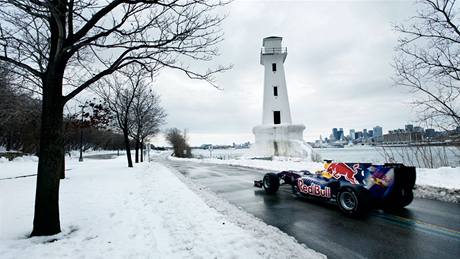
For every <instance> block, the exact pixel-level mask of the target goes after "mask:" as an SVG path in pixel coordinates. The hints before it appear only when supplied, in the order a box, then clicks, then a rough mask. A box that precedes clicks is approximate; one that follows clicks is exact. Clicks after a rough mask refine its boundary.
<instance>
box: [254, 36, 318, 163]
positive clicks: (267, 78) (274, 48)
mask: <svg viewBox="0 0 460 259" xmlns="http://www.w3.org/2000/svg"><path fill="white" fill-rule="evenodd" d="M282 40H283V38H281V37H275V36H272V37H267V38H264V39H263V46H262V50H261V52H260V64H261V65H263V66H264V101H263V116H262V125H259V126H256V127H254V128H253V133H254V135H255V144H254V145H253V147H252V148H251V151H250V153H251V154H250V155H252V156H257V157H273V156H283V157H308V158H309V159H310V158H311V157H312V149H311V147H310V146H309V145H308V144H306V143H305V142H304V141H303V131H304V129H305V126H304V125H302V124H292V119H291V110H290V108H289V98H288V92H287V87H286V79H285V74H284V61H285V60H286V57H287V48H285V47H283V46H282V45H281V41H282Z"/></svg>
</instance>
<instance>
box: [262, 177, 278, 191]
mask: <svg viewBox="0 0 460 259" xmlns="http://www.w3.org/2000/svg"><path fill="white" fill-rule="evenodd" d="M262 186H263V187H264V190H265V192H266V193H268V194H273V193H276V192H277V191H278V189H279V188H280V179H279V177H278V175H277V174H275V173H267V174H265V176H264V179H263V180H262Z"/></svg>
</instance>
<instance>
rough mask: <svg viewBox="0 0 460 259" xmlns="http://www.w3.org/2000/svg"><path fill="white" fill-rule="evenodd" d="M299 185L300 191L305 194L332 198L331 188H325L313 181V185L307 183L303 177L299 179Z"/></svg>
mask: <svg viewBox="0 0 460 259" xmlns="http://www.w3.org/2000/svg"><path fill="white" fill-rule="evenodd" d="M297 186H298V187H299V191H300V192H302V193H305V194H309V195H314V196H319V197H324V198H331V188H329V187H325V188H324V189H322V188H321V186H319V185H316V184H314V183H312V184H311V185H306V184H304V182H303V179H302V178H299V179H298V180H297Z"/></svg>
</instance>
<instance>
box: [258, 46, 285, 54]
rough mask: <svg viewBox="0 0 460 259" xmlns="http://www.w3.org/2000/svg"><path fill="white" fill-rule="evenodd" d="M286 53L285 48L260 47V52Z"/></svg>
mask: <svg viewBox="0 0 460 259" xmlns="http://www.w3.org/2000/svg"><path fill="white" fill-rule="evenodd" d="M284 53H287V48H286V47H284V48H262V49H261V50H260V54H284Z"/></svg>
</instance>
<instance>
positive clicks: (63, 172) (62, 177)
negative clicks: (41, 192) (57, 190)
mask: <svg viewBox="0 0 460 259" xmlns="http://www.w3.org/2000/svg"><path fill="white" fill-rule="evenodd" d="M59 178H60V179H65V151H64V155H63V156H62V168H61V173H60V177H59Z"/></svg>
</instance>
